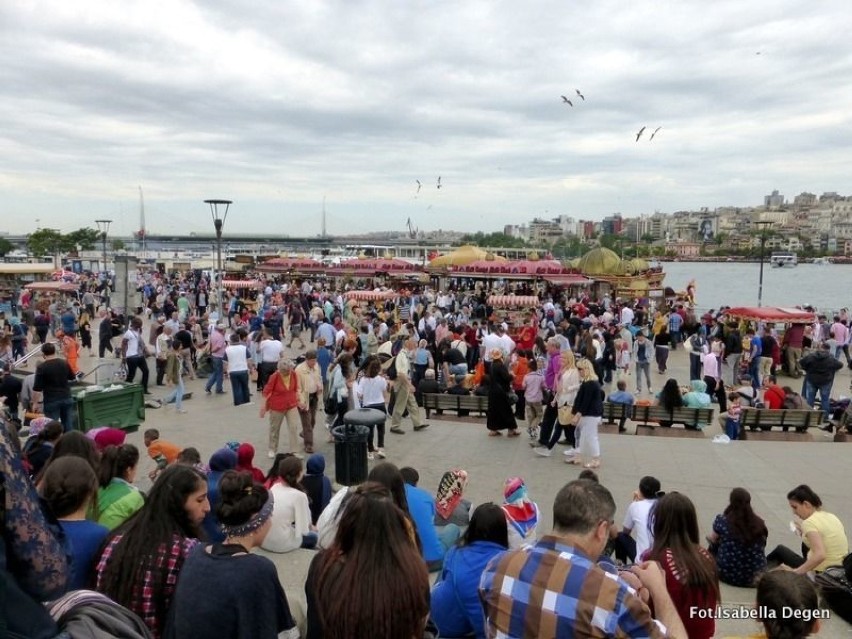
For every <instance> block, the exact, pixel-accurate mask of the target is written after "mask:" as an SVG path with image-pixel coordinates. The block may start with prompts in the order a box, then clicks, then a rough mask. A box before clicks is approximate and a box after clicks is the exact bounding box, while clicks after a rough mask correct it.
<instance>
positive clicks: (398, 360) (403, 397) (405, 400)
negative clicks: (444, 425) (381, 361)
mask: <svg viewBox="0 0 852 639" xmlns="http://www.w3.org/2000/svg"><path fill="white" fill-rule="evenodd" d="M404 339H405V344H404V345H403V347H402V350H400V351H399V353H397V355H396V356H394V357H393V360H392V361H393V364H394V366H393V367H391V366H390V365H388V366H387V367H384V366H383V369H384V371H385V372H388V373H389V372H390V371H391V370H394V369H395V373H396V377H394V378H392V379H391V380H390V381H391V384H392V388H393V392H394V404H393V411H392V413H391V427H390V432H392V433H395V434H397V435H403V434H404V433H405V431H404V430H403V429H402V414H403V413H404V412H405V410H406V409H408V416H409V417H411V423H412V424H413V426H414V430H423V429H424V428H428V426H429V424H427V423H425V422H424V421H423V420H422V418H421V415H420V407H419V406H418V405H417V399H416V398H415V396H414V392H415V391H416V388H415V387H414V384H413V383H412V381H411V368H412V367H411V353H413V352H414V350H415V349H416V348H417V342H416V341H415V339H414V338H413V337H412V336H411V335H407V336H406V337H404ZM388 343H390V342H388ZM391 349H392V347H388V348H387V349H385V350H387V351H388V354H389V355H390V354H391ZM379 352H380V353H381V352H382V348H381V347H380V348H379ZM388 361H389V362H390V361H391V360H388ZM389 377H392V375H389Z"/></svg>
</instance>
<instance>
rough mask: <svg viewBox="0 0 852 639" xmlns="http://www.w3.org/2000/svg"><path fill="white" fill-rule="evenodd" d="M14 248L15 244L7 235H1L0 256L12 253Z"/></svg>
mask: <svg viewBox="0 0 852 639" xmlns="http://www.w3.org/2000/svg"><path fill="white" fill-rule="evenodd" d="M13 250H15V245H14V244H12V243H11V242H10V241H9V240H7V239H6V238H5V237H0V257H6V254H7V253H11V252H12V251H13Z"/></svg>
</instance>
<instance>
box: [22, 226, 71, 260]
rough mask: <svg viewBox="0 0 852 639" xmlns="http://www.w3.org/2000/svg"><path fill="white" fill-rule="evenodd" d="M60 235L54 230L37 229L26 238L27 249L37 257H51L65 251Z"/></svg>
mask: <svg viewBox="0 0 852 639" xmlns="http://www.w3.org/2000/svg"><path fill="white" fill-rule="evenodd" d="M64 239H65V238H63V237H62V233H60V232H59V231H57V230H56V229H39V230H38V231H35V232H34V233H30V234H29V235H28V236H27V248H28V249H29V251H30V253H32V254H33V255H35V256H37V257H43V256H45V255H53V256H54V257H55V256H56V255H57V254H58V253H60V252H61V251H63V250H64V249H65V244H64Z"/></svg>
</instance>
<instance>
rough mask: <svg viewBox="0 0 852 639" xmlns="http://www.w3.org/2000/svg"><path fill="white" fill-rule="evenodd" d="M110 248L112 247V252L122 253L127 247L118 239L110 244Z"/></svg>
mask: <svg viewBox="0 0 852 639" xmlns="http://www.w3.org/2000/svg"><path fill="white" fill-rule="evenodd" d="M110 246H111V247H112V250H113V251H123V250H124V249H125V248H127V246H126V245H125V244H124V240H120V239H118V238H115V239H114V240H113V241H112V243H111V244H110Z"/></svg>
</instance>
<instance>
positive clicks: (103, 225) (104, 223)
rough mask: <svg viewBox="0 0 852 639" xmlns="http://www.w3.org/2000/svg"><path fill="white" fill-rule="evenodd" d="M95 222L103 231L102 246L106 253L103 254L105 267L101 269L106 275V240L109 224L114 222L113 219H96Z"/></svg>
mask: <svg viewBox="0 0 852 639" xmlns="http://www.w3.org/2000/svg"><path fill="white" fill-rule="evenodd" d="M95 224H97V225H98V231H100V233H101V246H102V247H103V252H104V255H103V259H104V266H103V269H101V270H102V271H103V273H104V274H105V275H106V273H107V249H106V241H107V234H108V233H109V225H110V224H112V220H95Z"/></svg>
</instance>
